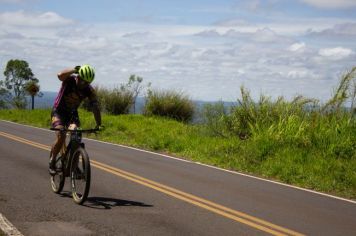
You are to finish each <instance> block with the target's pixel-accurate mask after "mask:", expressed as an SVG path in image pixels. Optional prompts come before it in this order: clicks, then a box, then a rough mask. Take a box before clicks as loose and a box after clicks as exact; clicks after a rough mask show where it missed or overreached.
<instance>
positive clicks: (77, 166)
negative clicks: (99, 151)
mask: <svg viewBox="0 0 356 236" xmlns="http://www.w3.org/2000/svg"><path fill="white" fill-rule="evenodd" d="M70 169H71V171H70V177H71V187H72V196H73V200H74V201H75V202H76V203H77V204H83V202H84V201H85V200H86V198H87V197H88V193H89V188H90V162H89V157H88V154H87V153H86V151H85V150H84V149H83V148H78V150H77V151H76V152H75V153H74V155H73V159H72V163H71V168H70Z"/></svg>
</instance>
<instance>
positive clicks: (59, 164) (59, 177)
mask: <svg viewBox="0 0 356 236" xmlns="http://www.w3.org/2000/svg"><path fill="white" fill-rule="evenodd" d="M55 167H56V174H55V175H53V176H51V187H52V191H53V192H55V193H61V192H62V190H63V186H64V181H65V177H64V163H63V159H62V156H57V157H56V165H55Z"/></svg>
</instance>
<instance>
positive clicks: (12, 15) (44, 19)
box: [0, 10, 73, 27]
mask: <svg viewBox="0 0 356 236" xmlns="http://www.w3.org/2000/svg"><path fill="white" fill-rule="evenodd" d="M72 23H73V21H72V20H70V19H66V18H64V17H62V16H60V15H58V14H57V13H54V12H44V13H27V12H25V11H23V10H21V11H16V12H4V13H1V14H0V25H6V26H32V27H53V26H64V25H69V24H72Z"/></svg>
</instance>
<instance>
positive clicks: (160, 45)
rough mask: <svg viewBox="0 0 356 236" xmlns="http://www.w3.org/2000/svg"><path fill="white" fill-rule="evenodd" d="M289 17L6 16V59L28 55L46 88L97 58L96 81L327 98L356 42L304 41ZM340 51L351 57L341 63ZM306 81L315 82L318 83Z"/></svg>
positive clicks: (0, 36)
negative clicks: (112, 19) (239, 22)
mask: <svg viewBox="0 0 356 236" xmlns="http://www.w3.org/2000/svg"><path fill="white" fill-rule="evenodd" d="M15 13H16V14H15ZM15 13H13V16H18V15H22V16H23V17H24V18H26V17H27V18H26V19H27V20H28V21H29V24H28V25H35V23H31V21H32V20H33V19H38V18H40V17H39V16H41V15H43V14H45V13H24V12H20V13H19V12H15ZM53 14H54V15H57V14H56V13H53ZM0 16H3V14H1V15H0ZM57 16H58V15H57ZM58 17H60V16H58ZM59 22H61V21H59ZM65 22H66V21H65ZM70 22H71V21H70ZM57 23H58V21H57ZM283 23H284V24H280V25H278V24H277V23H274V24H275V25H274V26H273V27H269V26H268V27H267V26H265V27H263V26H261V25H258V26H251V25H247V26H239V27H237V28H236V27H235V26H231V27H230V26H218V25H214V26H209V27H208V26H206V27H204V26H194V25H151V24H132V23H127V22H126V23H117V24H105V23H102V24H91V25H86V24H80V23H79V22H72V24H68V25H66V24H63V25H62V27H18V25H19V24H15V23H12V24H10V23H7V24H6V25H4V22H3V18H1V17H0V24H2V25H1V29H0V62H2V63H5V62H6V61H7V60H10V59H13V58H20V59H24V60H27V61H28V62H29V63H30V66H31V68H32V69H33V72H34V73H35V75H36V76H37V77H38V78H39V79H40V83H41V88H42V89H44V90H51V91H57V90H58V87H59V82H57V80H56V77H55V74H56V73H57V72H58V71H59V70H61V69H63V68H66V67H69V66H74V65H77V64H81V63H89V64H92V65H93V66H94V67H95V68H96V72H97V73H96V74H97V78H98V79H97V80H96V83H99V84H102V85H105V86H117V85H119V84H120V83H124V82H126V81H127V79H128V77H129V75H130V74H137V75H139V76H142V77H143V78H144V81H145V82H152V86H153V87H160V88H164V89H166V88H167V89H181V90H183V91H185V92H187V93H188V94H189V95H192V97H193V98H194V99H203V100H218V99H224V100H235V99H236V98H237V97H238V94H239V93H238V91H239V87H240V86H241V85H242V84H245V85H246V87H247V88H249V89H251V91H253V92H252V93H253V94H256V95H257V96H258V94H259V92H261V91H265V92H266V93H268V95H272V96H273V95H276V96H279V95H281V93H282V94H283V95H285V96H288V95H290V96H292V95H294V94H298V93H301V94H305V95H307V96H311V97H316V98H325V96H327V95H329V94H326V93H328V92H329V91H331V89H329V88H330V86H331V85H330V84H332V83H330V80H332V79H334V77H333V75H335V74H337V73H339V72H340V71H342V70H343V69H348V68H349V67H348V66H350V65H352V63H353V61H355V60H350V58H349V57H351V59H353V57H352V56H353V55H355V54H354V52H353V51H352V50H355V49H354V47H355V42H354V41H353V40H351V41H350V42H348V44H347V45H348V46H347V45H346V44H345V45H344V44H342V43H340V44H338V46H340V47H338V48H329V47H330V46H324V44H323V42H324V41H323V40H320V41H319V40H318V45H315V44H313V43H311V42H310V41H308V38H304V37H303V42H301V41H300V40H301V39H300V38H299V37H293V35H290V34H287V32H288V31H287V30H290V31H292V30H293V29H292V27H293V26H289V28H287V26H286V25H287V23H288V22H283ZM53 24H54V23H53ZM59 25H61V24H59ZM299 25H302V24H301V23H300V24H299ZM312 25H313V24H312ZM3 26H6V27H3ZM278 26H279V27H280V28H278ZM199 32H200V33H199ZM197 35H199V37H197ZM325 45H330V43H329V42H328V44H325ZM320 48H322V49H320ZM350 48H352V49H350ZM315 55H317V56H316V57H317V58H316V57H315ZM335 58H340V60H341V59H345V60H344V61H342V63H333V61H332V60H333V59H335ZM313 59H314V60H313ZM318 60H319V61H318ZM319 62H320V63H319ZM2 66H3V67H4V65H2ZM321 78H326V79H325V80H323V81H321ZM54 81H56V82H54ZM333 81H334V80H333ZM305 84H308V85H310V84H311V85H310V89H305V87H304V86H305ZM317 86H319V87H317ZM308 88H309V87H308ZM325 91H326V92H325ZM325 94H326V95H325Z"/></svg>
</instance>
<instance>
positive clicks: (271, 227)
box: [0, 131, 303, 236]
mask: <svg viewBox="0 0 356 236" xmlns="http://www.w3.org/2000/svg"><path fill="white" fill-rule="evenodd" d="M0 135H1V136H3V137H6V138H9V139H12V140H15V141H18V142H21V143H25V144H28V145H31V146H34V147H37V148H40V149H43V150H46V151H50V147H49V146H47V145H44V144H41V143H37V142H33V141H31V140H28V139H24V138H21V137H18V136H14V135H11V134H8V133H4V132H1V131H0ZM91 164H92V166H94V167H96V168H98V169H101V170H103V171H106V172H108V173H111V174H114V175H116V176H119V177H122V178H125V179H127V180H130V181H133V182H135V183H138V184H141V185H144V186H146V187H149V188H152V189H155V190H157V191H159V192H162V193H165V194H167V195H169V196H172V197H175V198H177V199H180V200H182V201H185V202H188V203H190V204H193V205H195V206H198V207H201V208H204V209H206V210H208V211H211V212H214V213H216V214H218V215H221V216H224V217H226V218H229V219H232V220H234V221H237V222H240V223H243V224H245V225H248V226H250V227H253V228H255V229H259V230H261V231H264V232H266V233H269V234H272V235H295V236H302V235H303V234H301V233H298V232H295V231H293V230H290V229H287V228H284V227H281V226H278V225H275V224H273V223H270V222H268V221H264V220H262V219H259V218H256V217H253V216H250V215H248V214H245V213H243V212H239V211H236V210H233V209H231V208H227V207H225V206H222V205H219V204H217V203H214V202H211V201H208V200H206V199H203V198H200V197H197V196H195V195H192V194H189V193H186V192H182V191H180V190H178V189H175V188H172V187H169V186H166V185H163V184H160V183H158V182H155V181H152V180H149V179H146V178H144V177H141V176H138V175H135V174H133V173H130V172H127V171H124V170H121V169H118V168H115V167H112V166H109V165H106V164H104V163H101V162H98V161H95V160H91Z"/></svg>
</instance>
